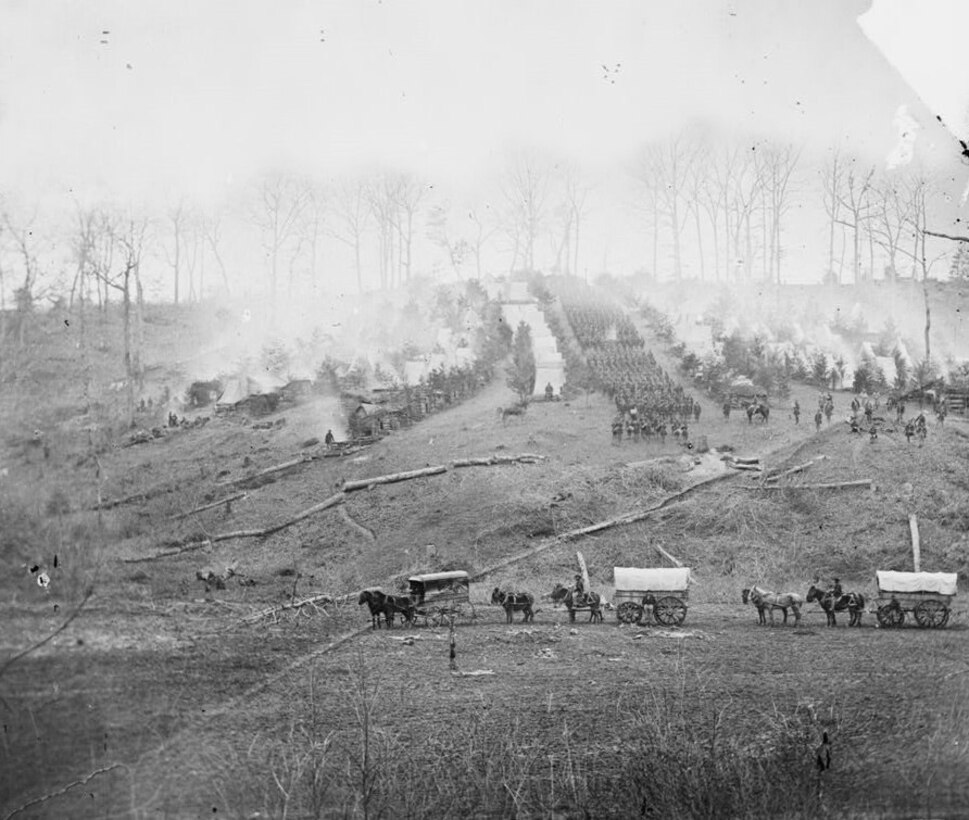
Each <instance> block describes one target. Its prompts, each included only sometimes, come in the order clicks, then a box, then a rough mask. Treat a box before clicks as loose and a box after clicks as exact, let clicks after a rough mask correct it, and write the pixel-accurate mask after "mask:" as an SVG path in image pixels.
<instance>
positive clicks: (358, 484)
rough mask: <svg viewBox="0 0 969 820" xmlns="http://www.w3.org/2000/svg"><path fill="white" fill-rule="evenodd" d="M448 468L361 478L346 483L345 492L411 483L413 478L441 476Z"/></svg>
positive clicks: (344, 483)
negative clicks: (396, 482)
mask: <svg viewBox="0 0 969 820" xmlns="http://www.w3.org/2000/svg"><path fill="white" fill-rule="evenodd" d="M446 472H447V467H445V466H444V465H439V466H437V467H423V468H421V469H420V470H409V471H408V472H404V473H390V474H388V475H378V476H374V477H373V478H361V479H359V480H357V481H344V482H343V492H345V493H351V492H353V491H354V490H366V489H367V488H369V487H373V486H375V485H377V484H393V483H394V482H395V481H409V480H410V479H412V478H422V477H424V476H430V475H440V474H441V473H446Z"/></svg>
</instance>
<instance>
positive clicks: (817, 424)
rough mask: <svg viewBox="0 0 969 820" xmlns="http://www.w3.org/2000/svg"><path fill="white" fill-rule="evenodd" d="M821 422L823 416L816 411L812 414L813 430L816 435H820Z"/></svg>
mask: <svg viewBox="0 0 969 820" xmlns="http://www.w3.org/2000/svg"><path fill="white" fill-rule="evenodd" d="M823 420H824V416H823V415H821V411H820V410H818V411H817V412H816V413H815V414H814V430H815V432H817V433H820V432H821V422H822V421H823Z"/></svg>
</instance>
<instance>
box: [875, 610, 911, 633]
mask: <svg viewBox="0 0 969 820" xmlns="http://www.w3.org/2000/svg"><path fill="white" fill-rule="evenodd" d="M875 616H876V617H877V618H878V624H879V625H880V626H883V627H885V628H886V629H891V628H893V627H897V626H901V625H902V624H903V623H905V612H904V611H903V610H902V608H901V607H900V606H898V604H886V605H885V606H882V607H879V608H878V611H877V612H876V613H875Z"/></svg>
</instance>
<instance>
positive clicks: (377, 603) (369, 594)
mask: <svg viewBox="0 0 969 820" xmlns="http://www.w3.org/2000/svg"><path fill="white" fill-rule="evenodd" d="M357 604H358V605H359V606H363V605H364V604H366V605H367V606H368V607H369V608H370V628H371V629H380V616H381V615H384V616H385V617H386V604H387V596H386V595H384V593H382V592H381V591H380V590H379V589H365V590H364V591H363V592H361V593H360V597H359V598H358V599H357ZM391 617H393V616H391ZM390 625H391V624H390V621H387V626H388V627H389V626H390Z"/></svg>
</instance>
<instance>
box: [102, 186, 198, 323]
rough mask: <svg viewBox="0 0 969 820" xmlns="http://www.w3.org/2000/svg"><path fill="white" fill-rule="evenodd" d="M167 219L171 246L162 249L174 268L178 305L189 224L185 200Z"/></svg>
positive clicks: (170, 210) (170, 211) (179, 203)
mask: <svg viewBox="0 0 969 820" xmlns="http://www.w3.org/2000/svg"><path fill="white" fill-rule="evenodd" d="M167 218H168V223H169V231H170V238H171V244H170V245H168V244H164V245H163V246H162V247H163V249H164V252H165V256H166V258H167V259H168V264H169V265H170V266H171V268H172V276H173V279H174V293H173V300H174V302H175V304H176V305H177V304H178V299H179V280H180V279H181V273H182V270H181V269H182V258H183V252H184V246H185V232H186V230H187V222H188V208H187V206H186V204H185V200H183V199H180V200H179V201H178V202H177V203H176V204H175V205H174V206H173V207H171V208H169V209H168V213H167ZM104 281H107V280H104Z"/></svg>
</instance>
